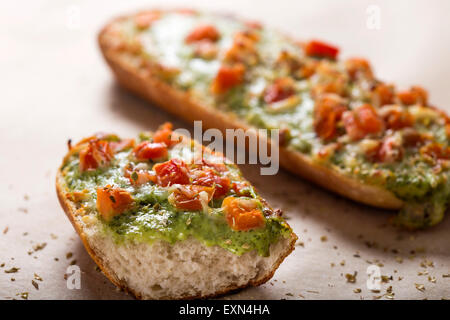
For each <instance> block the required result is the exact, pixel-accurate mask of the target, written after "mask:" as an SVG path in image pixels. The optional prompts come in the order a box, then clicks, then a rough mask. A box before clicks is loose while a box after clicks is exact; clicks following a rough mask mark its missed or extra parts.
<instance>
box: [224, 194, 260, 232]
mask: <svg viewBox="0 0 450 320" xmlns="http://www.w3.org/2000/svg"><path fill="white" fill-rule="evenodd" d="M222 208H223V210H224V213H225V218H226V220H227V223H228V225H229V226H230V227H231V229H233V230H237V231H247V230H250V229H255V228H261V227H263V226H264V224H265V218H264V215H263V213H262V212H261V210H259V209H258V205H257V202H256V200H254V199H243V198H235V197H233V196H230V197H226V198H225V199H224V200H223V202H222Z"/></svg>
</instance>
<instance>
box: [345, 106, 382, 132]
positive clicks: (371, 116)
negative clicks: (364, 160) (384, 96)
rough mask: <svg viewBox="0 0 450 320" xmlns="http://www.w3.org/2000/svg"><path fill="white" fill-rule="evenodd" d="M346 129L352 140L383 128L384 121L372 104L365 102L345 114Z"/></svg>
mask: <svg viewBox="0 0 450 320" xmlns="http://www.w3.org/2000/svg"><path fill="white" fill-rule="evenodd" d="M343 121H344V125H345V130H346V131H347V134H348V135H349V137H350V139H352V140H359V139H362V138H364V137H365V136H366V135H368V134H370V133H378V132H380V131H382V130H383V127H384V126H383V121H382V120H381V119H380V118H379V117H378V115H377V113H376V111H375V109H374V108H373V107H372V106H371V105H370V104H363V105H361V106H359V107H358V108H356V109H355V110H353V111H348V112H345V113H344V115H343Z"/></svg>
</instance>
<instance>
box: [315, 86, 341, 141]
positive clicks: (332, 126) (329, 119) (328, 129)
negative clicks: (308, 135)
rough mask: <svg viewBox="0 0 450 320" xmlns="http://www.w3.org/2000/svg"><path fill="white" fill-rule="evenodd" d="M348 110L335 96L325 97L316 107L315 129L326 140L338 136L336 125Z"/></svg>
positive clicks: (317, 102)
mask: <svg viewBox="0 0 450 320" xmlns="http://www.w3.org/2000/svg"><path fill="white" fill-rule="evenodd" d="M346 109H347V107H346V106H345V104H344V103H343V102H342V101H341V99H340V98H339V97H337V96H335V95H324V96H322V97H321V98H319V99H318V100H317V101H316V104H315V107H314V129H315V131H316V134H317V135H318V136H319V137H320V138H322V139H325V140H328V139H332V138H334V137H335V135H336V125H337V123H338V121H339V120H340V119H341V117H342V114H343V113H344V111H345V110H346Z"/></svg>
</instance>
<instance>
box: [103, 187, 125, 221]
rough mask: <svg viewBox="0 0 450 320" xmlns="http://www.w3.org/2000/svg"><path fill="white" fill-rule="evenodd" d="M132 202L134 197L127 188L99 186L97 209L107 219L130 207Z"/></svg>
mask: <svg viewBox="0 0 450 320" xmlns="http://www.w3.org/2000/svg"><path fill="white" fill-rule="evenodd" d="M132 203H133V198H132V197H131V194H130V193H129V192H127V191H126V190H123V189H121V188H114V187H112V186H111V185H107V186H106V187H102V188H97V210H98V211H99V212H100V214H101V216H102V217H103V219H105V220H106V221H109V220H111V219H112V218H113V217H114V216H117V215H119V214H121V213H123V212H124V211H125V210H127V209H129V208H130V206H131V204H132Z"/></svg>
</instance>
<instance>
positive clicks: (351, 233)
mask: <svg viewBox="0 0 450 320" xmlns="http://www.w3.org/2000/svg"><path fill="white" fill-rule="evenodd" d="M161 5H164V6H183V7H195V8H200V9H208V10H213V11H227V12H231V13H236V14H239V15H240V16H243V17H246V18H250V19H257V20H261V21H263V22H265V23H266V24H268V25H270V26H272V27H275V28H278V29H280V30H282V31H283V32H286V33H289V34H291V35H293V36H295V37H297V38H299V39H309V38H319V39H323V40H327V41H329V42H331V43H334V44H337V45H338V46H339V47H340V48H341V57H348V56H365V57H367V58H369V59H370V60H371V61H372V64H373V66H374V69H375V71H376V75H377V76H378V77H379V78H381V79H383V80H387V81H393V82H395V83H397V84H398V85H399V87H400V88H406V87H407V86H409V85H412V84H421V85H423V86H424V87H426V88H427V89H429V92H430V94H431V102H432V103H433V104H435V105H437V106H439V107H441V108H444V109H446V110H447V111H450V107H449V106H448V102H449V101H450V87H449V82H448V79H449V78H450V59H449V57H450V22H449V21H450V20H449V19H448V12H450V2H449V1H444V0H442V1H375V0H373V1H362V0H354V1H331V0H321V1H287V0H277V1H261V0H259V1H243V0H233V1H231V0H227V1H189V2H187V1H186V2H182V1H160V2H158V1H76V0H72V1H2V3H1V5H0V21H1V25H2V27H1V28H0V70H1V77H0V88H1V95H0V146H1V147H2V148H1V152H0V168H1V169H0V182H1V183H0V199H1V201H0V264H1V263H5V266H4V267H3V268H0V299H5V298H7V299H10V298H19V297H17V296H16V294H17V293H21V292H29V299H129V298H130V297H129V296H127V295H126V294H125V293H122V292H118V291H117V290H115V288H114V286H113V285H112V284H110V283H109V281H108V280H107V279H106V278H105V277H104V276H103V275H102V274H101V273H100V272H97V271H95V265H94V263H93V262H92V260H91V259H90V258H89V256H88V255H87V253H86V251H85V250H84V248H83V246H82V244H81V241H80V240H79V238H78V236H77V235H76V234H75V232H74V230H73V228H72V226H71V225H70V223H69V221H68V219H67V218H66V217H65V215H64V213H63V211H62V209H61V208H60V206H59V203H58V201H57V198H56V195H55V191H54V178H55V174H56V168H57V166H58V165H59V163H60V161H61V159H62V156H63V155H64V154H65V152H66V141H67V139H68V138H72V139H74V140H77V139H80V138H81V137H83V136H86V135H89V134H91V133H93V132H96V131H100V130H101V131H112V132H116V133H118V134H120V135H122V136H127V135H130V136H134V135H136V134H137V133H138V132H139V131H141V130H146V129H155V128H156V127H157V126H158V125H159V124H160V123H162V122H164V121H167V120H169V121H173V122H174V124H175V126H176V127H187V128H191V125H190V124H187V123H183V122H182V121H180V120H177V119H175V118H174V117H172V116H170V115H168V114H167V113H165V112H163V111H160V110H159V109H157V108H155V107H152V106H150V105H149V104H147V103H145V102H144V101H142V100H139V99H137V98H134V97H133V96H131V95H129V94H128V93H126V92H124V91H123V90H121V89H120V88H119V87H118V86H117V85H116V83H115V82H114V80H113V78H112V75H111V73H110V71H109V70H108V68H107V67H106V65H105V63H104V62H103V61H102V58H101V56H100V53H99V50H98V48H97V44H96V35H97V32H98V30H99V29H100V28H101V26H102V25H103V24H104V23H106V22H107V21H108V20H109V19H110V18H112V17H114V16H116V15H120V14H122V13H126V12H132V11H134V10H136V9H139V8H149V7H154V6H161ZM369 5H377V6H378V7H379V8H380V10H381V25H380V26H381V28H380V30H371V29H369V28H367V26H366V21H367V18H368V15H367V13H366V10H367V8H368V6H369ZM71 6H76V8H79V10H80V25H79V28H76V29H71V28H69V27H68V24H69V21H70V14H68V13H70V9H69V8H70V7H71ZM68 10H69V11H68ZM242 169H243V172H244V174H245V175H246V176H247V177H248V178H249V179H250V180H251V181H252V182H253V183H254V184H255V185H256V186H257V187H258V188H259V190H260V192H261V193H262V194H263V196H265V197H266V198H267V199H268V201H269V202H270V203H272V204H273V206H274V207H278V208H282V209H283V210H284V212H285V216H286V217H287V218H288V221H289V223H290V224H291V225H292V227H293V228H294V230H295V232H296V233H297V234H298V235H299V238H300V241H301V243H303V246H302V245H297V247H296V250H295V252H294V253H293V254H292V255H290V256H289V257H288V258H287V259H286V260H285V262H284V263H283V264H282V265H281V267H280V268H279V270H278V271H277V272H276V274H275V276H274V278H273V279H272V280H271V281H270V282H269V283H267V284H265V285H263V286H261V287H258V288H251V289H247V290H243V291H241V292H239V293H236V294H233V295H228V296H225V297H224V298H226V299H230V298H231V299H234V298H245V299H247V298H261V299H360V298H364V299H373V297H374V296H375V297H377V296H380V295H382V294H384V293H385V292H386V289H387V288H388V287H389V286H392V291H393V292H394V294H395V296H394V297H395V298H396V299H424V298H428V299H441V298H450V278H444V277H443V274H449V273H450V247H449V243H450V232H449V228H450V217H447V218H446V219H445V221H444V222H443V223H441V224H440V225H438V226H437V227H435V228H433V229H430V230H426V231H420V232H413V233H410V232H405V231H398V230H396V229H394V228H392V227H390V226H386V224H387V221H388V219H389V217H391V214H390V213H389V212H387V211H382V210H376V209H372V208H369V207H366V206H363V205H359V204H356V203H354V202H351V201H349V200H345V199H343V198H340V197H338V196H335V195H333V194H330V193H328V192H326V191H324V190H322V189H320V188H318V187H315V186H313V185H311V184H310V183H308V182H306V181H303V180H301V179H299V178H296V177H292V176H291V175H290V174H289V173H287V172H285V171H281V172H280V173H279V174H278V175H277V176H269V177H260V176H259V168H258V166H243V167H242ZM25 211H26V212H25ZM6 229H7V232H6V233H5V232H4V230H6ZM24 233H28V234H27V235H24ZM52 235H53V236H52ZM55 236H56V237H57V238H55ZM323 236H326V241H322V240H321V238H322V237H323ZM322 239H323V238H322ZM41 243H46V246H45V248H44V249H42V250H40V251H36V252H34V253H32V254H28V251H29V250H32V247H33V246H34V245H36V244H41ZM299 244H300V242H299ZM418 249H419V250H418ZM423 250H425V251H424V252H423ZM413 251H416V252H417V251H420V252H418V253H416V254H412V252H413ZM69 252H71V253H72V254H73V257H72V258H70V259H67V258H66V254H67V253H69ZM55 258H58V259H59V261H55ZM73 259H76V264H77V265H78V266H80V268H81V270H82V288H81V289H80V290H68V289H67V287H66V281H65V280H64V274H65V272H66V268H67V267H68V265H69V263H70V262H71V261H72V260H73ZM401 259H402V260H401ZM424 259H427V261H432V262H433V264H434V267H427V268H423V267H421V266H420V265H421V262H423V260H424ZM342 261H345V264H344V265H341V262H342ZM375 261H378V262H379V263H381V264H382V267H381V274H382V275H386V276H393V279H394V280H392V281H390V282H389V283H383V284H382V289H381V292H380V293H373V292H371V291H370V290H368V289H367V287H366V279H367V275H366V269H367V267H368V266H369V265H370V263H373V262H375ZM400 261H402V262H400ZM332 263H334V264H335V266H334V267H332V266H331V264H332ZM11 267H17V268H20V270H19V272H17V273H14V274H8V273H5V272H4V271H5V270H8V269H10V268H11ZM355 271H357V277H356V283H354V284H352V283H347V281H346V277H345V274H347V273H350V274H353V273H354V272H355ZM423 271H427V272H428V273H429V275H430V276H434V277H436V283H432V282H429V281H428V279H427V278H428V275H422V276H420V275H418V272H423ZM34 273H36V274H38V275H39V276H41V277H42V278H43V281H42V282H39V281H37V282H38V283H39V290H36V289H35V288H34V287H33V286H32V284H31V280H32V279H33V275H34ZM399 277H402V280H399ZM11 278H15V281H11ZM415 284H423V285H424V286H425V291H424V292H421V291H419V290H417V289H416V287H415ZM356 288H360V289H361V293H354V289H356ZM384 298H385V297H383V298H382V299H384Z"/></svg>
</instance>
